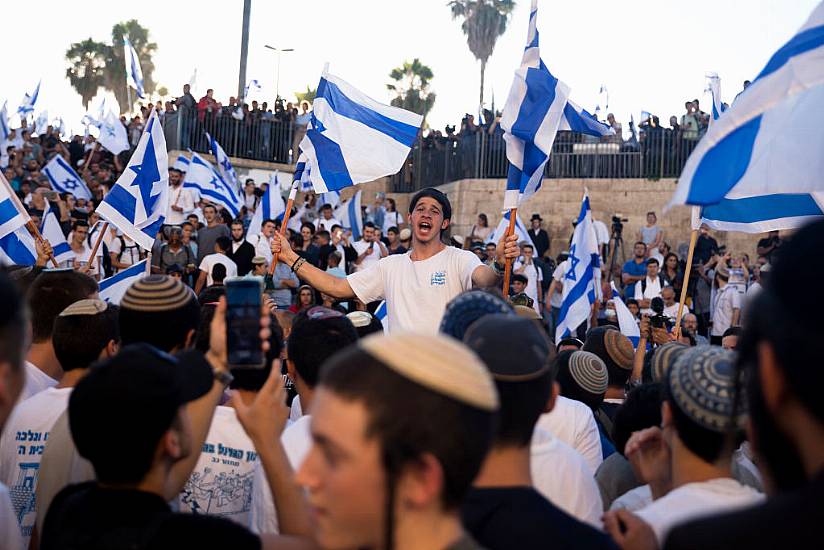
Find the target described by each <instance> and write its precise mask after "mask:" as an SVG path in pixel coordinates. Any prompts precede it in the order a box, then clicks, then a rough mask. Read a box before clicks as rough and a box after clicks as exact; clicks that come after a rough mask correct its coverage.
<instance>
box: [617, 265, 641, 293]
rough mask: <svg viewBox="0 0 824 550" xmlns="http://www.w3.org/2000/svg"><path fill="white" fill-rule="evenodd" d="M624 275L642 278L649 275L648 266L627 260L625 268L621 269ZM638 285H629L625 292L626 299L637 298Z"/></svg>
mask: <svg viewBox="0 0 824 550" xmlns="http://www.w3.org/2000/svg"><path fill="white" fill-rule="evenodd" d="M621 271H622V272H623V273H626V274H627V275H629V276H631V277H641V276H643V275H646V274H647V264H646V262H641V263H638V262H636V261H635V260H627V261H626V262H625V263H624V267H623V268H622V269H621ZM637 284H638V283H632V284H628V285H627V287H626V289H625V290H624V297H625V298H634V297H635V285H637Z"/></svg>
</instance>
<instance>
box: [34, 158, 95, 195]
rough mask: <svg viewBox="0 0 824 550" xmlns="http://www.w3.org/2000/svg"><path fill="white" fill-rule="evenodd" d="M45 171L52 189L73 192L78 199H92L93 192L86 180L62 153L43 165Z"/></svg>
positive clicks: (60, 191)
mask: <svg viewBox="0 0 824 550" xmlns="http://www.w3.org/2000/svg"><path fill="white" fill-rule="evenodd" d="M43 173H44V174H46V177H48V178H49V183H51V186H52V189H54V190H55V191H57V192H58V193H71V194H72V195H74V196H75V197H76V198H78V199H86V200H91V199H92V192H91V191H90V190H89V188H88V187H87V186H86V182H84V181H83V178H81V177H80V176H78V175H77V172H75V171H74V169H73V168H72V167H71V165H70V164H69V163H68V162H66V161H65V160H64V159H63V157H61V156H60V155H55V156H54V157H53V158H52V159H51V160H50V161H49V162H48V164H46V166H44V167H43Z"/></svg>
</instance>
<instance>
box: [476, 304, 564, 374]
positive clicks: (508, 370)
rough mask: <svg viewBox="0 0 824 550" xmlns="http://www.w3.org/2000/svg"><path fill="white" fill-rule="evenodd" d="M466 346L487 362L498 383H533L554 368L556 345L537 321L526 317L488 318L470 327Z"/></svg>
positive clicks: (501, 316)
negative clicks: (552, 351)
mask: <svg viewBox="0 0 824 550" xmlns="http://www.w3.org/2000/svg"><path fill="white" fill-rule="evenodd" d="M463 342H464V344H466V345H467V346H469V348H470V349H471V350H472V351H474V352H475V353H476V354H477V355H478V357H480V358H481V360H483V362H484V363H485V364H486V367H487V368H488V369H489V372H491V373H492V378H494V379H496V380H501V381H504V382H520V381H527V380H533V379H535V378H538V377H539V376H542V375H543V374H544V373H545V372H546V371H547V369H549V367H550V364H551V362H550V356H549V354H550V348H551V347H552V344H551V343H550V341H549V339H548V338H547V336H546V334H544V333H543V332H542V331H541V329H540V327H538V325H537V324H536V323H535V321H532V320H530V319H526V318H523V317H518V316H515V315H502V314H494V315H486V316H484V317H483V318H482V319H479V320H478V321H476V322H475V323H473V324H472V326H471V327H469V330H467V331H466V335H465V336H464V339H463Z"/></svg>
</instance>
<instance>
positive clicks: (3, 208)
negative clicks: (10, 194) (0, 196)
mask: <svg viewBox="0 0 824 550" xmlns="http://www.w3.org/2000/svg"><path fill="white" fill-rule="evenodd" d="M18 214H19V212H18V211H17V206H15V204H14V201H13V200H12V199H11V198H8V199H6V200H4V201H3V202H0V225H2V224H4V223H6V222H7V221H9V220H10V219H12V218H14V217H15V216H17V215H18Z"/></svg>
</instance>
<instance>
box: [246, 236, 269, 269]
mask: <svg viewBox="0 0 824 550" xmlns="http://www.w3.org/2000/svg"><path fill="white" fill-rule="evenodd" d="M246 240H247V241H249V242H250V243H252V245H253V246H254V247H255V256H263V257H264V258H266V263H267V264H268V263H272V244H271V243H272V239H270V238H268V237H267V236H266V235H264V234H263V233H258V234H257V235H252V236H251V237H247V239H246Z"/></svg>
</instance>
